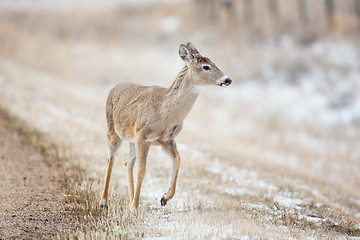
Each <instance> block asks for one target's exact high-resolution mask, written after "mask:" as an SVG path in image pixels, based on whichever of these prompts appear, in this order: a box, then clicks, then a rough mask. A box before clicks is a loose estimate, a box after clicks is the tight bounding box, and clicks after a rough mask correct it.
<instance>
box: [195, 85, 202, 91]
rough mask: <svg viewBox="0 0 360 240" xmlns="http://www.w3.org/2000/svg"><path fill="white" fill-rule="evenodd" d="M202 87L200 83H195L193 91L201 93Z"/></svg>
mask: <svg viewBox="0 0 360 240" xmlns="http://www.w3.org/2000/svg"><path fill="white" fill-rule="evenodd" d="M200 90H201V87H200V86H199V85H195V87H194V88H193V92H194V93H200Z"/></svg>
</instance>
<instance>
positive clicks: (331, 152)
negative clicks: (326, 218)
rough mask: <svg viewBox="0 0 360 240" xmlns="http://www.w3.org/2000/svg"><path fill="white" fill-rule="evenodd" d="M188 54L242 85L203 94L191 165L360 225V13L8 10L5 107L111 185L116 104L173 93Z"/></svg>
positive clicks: (325, 7)
mask: <svg viewBox="0 0 360 240" xmlns="http://www.w3.org/2000/svg"><path fill="white" fill-rule="evenodd" d="M188 41H191V42H192V43H193V44H194V45H195V46H196V47H197V48H198V50H199V52H200V53H201V54H202V55H204V56H207V57H209V58H210V59H211V60H213V61H214V62H215V63H216V64H217V65H218V67H219V68H220V69H222V70H223V71H224V72H225V73H226V74H227V75H228V76H229V77H230V78H232V79H233V82H234V84H232V85H231V86H230V87H228V88H217V87H209V88H205V89H204V90H202V92H201V94H200V97H199V99H198V101H197V103H196V104H195V106H194V108H193V110H192V111H191V113H190V115H189V117H188V118H187V119H186V120H185V125H184V130H183V132H182V133H181V135H180V136H179V140H178V142H182V144H183V145H180V152H183V153H185V156H186V154H188V156H190V157H189V158H192V157H193V155H194V154H195V153H194V151H193V148H191V147H189V146H194V147H195V148H196V149H200V150H201V151H204V152H207V153H209V152H211V154H213V156H216V157H217V158H219V159H221V161H222V164H225V163H227V162H231V163H232V164H234V166H237V167H239V169H243V168H248V169H257V171H260V172H261V173H260V175H259V176H269V179H270V178H271V177H272V179H274V178H273V177H274V176H277V177H276V178H275V181H276V179H277V180H279V181H280V182H281V181H282V180H280V179H278V177H279V176H282V177H284V179H288V178H292V179H297V181H300V182H301V183H302V184H305V183H306V184H310V185H311V186H312V187H311V188H313V189H316V191H319V192H322V194H324V195H326V196H327V197H329V199H333V200H334V199H335V200H336V201H337V202H339V203H340V204H343V205H346V206H348V207H349V208H351V210H350V211H353V213H354V214H355V213H357V212H360V200H359V199H360V196H359V192H360V175H359V174H358V173H359V172H360V148H359V140H360V0H341V1H340V0H317V1H310V0H163V1H161V0H146V1H145V0H138V1H131V0H108V1H100V0H99V1H97V0H91V1H85V0H78V1H71V0H64V1H55V0H33V1H27V0H0V95H1V96H0V101H1V104H2V105H4V106H6V107H8V108H9V109H10V110H11V111H12V112H13V113H14V114H16V115H18V116H20V117H22V118H24V119H26V120H27V121H29V122H31V123H32V124H33V125H35V126H36V127H38V128H39V129H41V130H42V131H45V132H48V133H49V134H52V135H53V136H54V138H56V139H57V140H58V141H60V142H65V143H67V144H69V145H71V146H72V147H73V148H75V149H76V151H77V152H80V153H82V154H84V155H86V156H90V155H91V157H90V158H93V160H91V161H92V163H91V164H93V166H90V165H91V164H89V163H83V164H84V166H87V167H88V168H91V167H93V168H96V167H94V166H96V164H98V169H100V170H99V171H100V173H97V172H96V174H95V173H92V174H93V175H92V177H94V178H95V179H98V180H97V181H99V182H101V181H102V178H103V175H104V174H105V165H104V164H103V163H104V161H103V160H102V159H103V158H105V157H106V139H105V132H106V125H105V114H104V105H105V99H106V95H107V93H108V91H109V90H110V89H111V88H112V87H113V86H114V85H115V84H117V83H119V82H126V81H131V82H136V83H139V84H144V85H160V86H162V87H168V86H170V85H171V83H172V82H173V80H174V79H175V78H176V76H177V73H178V72H179V71H180V70H181V68H182V66H183V63H182V61H181V60H180V58H179V57H178V46H179V45H180V44H181V43H186V42H188ZM89 149H91V151H90V150H89ZM126 149H127V148H126ZM121 151H123V152H122V153H121V154H126V150H121ZM195 155H196V154H195ZM196 156H197V157H198V155H196ZM87 161H89V160H87ZM190 161H191V160H189V162H190ZM159 164H160V163H159ZM159 167H160V165H159ZM185 168H186V160H185ZM96 169H97V168H96ZM263 170H264V171H263ZM239 171H240V170H239ZM150 172H151V170H150ZM270 172H271V173H270ZM150 174H151V173H150ZM269 174H270V175H269ZM205 178H206V177H205ZM284 179H283V180H284ZM284 181H285V180H284ZM286 181H287V180H286ZM121 184H122V183H121ZM121 184H120V187H121V186H122V185H121ZM123 185H124V189H126V188H125V186H126V183H125V182H124V183H123ZM95 188H96V187H95ZM99 188H100V187H99ZM125 191H126V190H125ZM159 194H160V193H159ZM145 195H146V193H145ZM160 195H161V194H160ZM160 195H159V196H160ZM149 196H150V195H149ZM151 196H152V195H151ZM151 196H150V197H151ZM335 200H334V201H335Z"/></svg>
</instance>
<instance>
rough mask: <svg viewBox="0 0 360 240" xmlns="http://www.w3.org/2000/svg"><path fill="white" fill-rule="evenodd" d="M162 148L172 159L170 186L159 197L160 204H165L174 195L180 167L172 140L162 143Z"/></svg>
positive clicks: (178, 156)
mask: <svg viewBox="0 0 360 240" xmlns="http://www.w3.org/2000/svg"><path fill="white" fill-rule="evenodd" d="M162 149H163V150H164V152H166V153H167V154H168V155H169V156H170V157H171V158H172V160H173V169H172V174H171V182H170V188H169V190H168V192H167V193H165V194H164V196H163V197H162V198H161V201H160V202H161V206H165V205H166V203H167V202H168V201H169V200H170V199H171V198H172V197H173V196H174V194H175V190H176V180H177V176H178V173H179V168H180V162H181V159H180V155H179V152H178V150H177V147H176V143H175V141H174V140H171V141H170V142H169V143H166V144H163V145H162Z"/></svg>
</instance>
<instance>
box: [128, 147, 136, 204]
mask: <svg viewBox="0 0 360 240" xmlns="http://www.w3.org/2000/svg"><path fill="white" fill-rule="evenodd" d="M135 161H136V150H135V143H130V159H129V161H128V163H127V176H128V182H129V199H130V204H131V203H132V201H133V199H134V177H133V169H134V165H135Z"/></svg>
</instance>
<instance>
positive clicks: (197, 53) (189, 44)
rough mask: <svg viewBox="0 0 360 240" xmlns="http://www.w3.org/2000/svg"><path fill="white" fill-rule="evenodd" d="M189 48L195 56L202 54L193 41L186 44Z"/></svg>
mask: <svg viewBox="0 0 360 240" xmlns="http://www.w3.org/2000/svg"><path fill="white" fill-rule="evenodd" d="M186 46H187V48H188V49H189V51H190V53H191V54H192V55H193V56H194V57H197V56H200V53H199V51H198V50H197V49H196V48H195V46H194V45H193V44H192V43H191V42H188V43H187V44H186Z"/></svg>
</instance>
